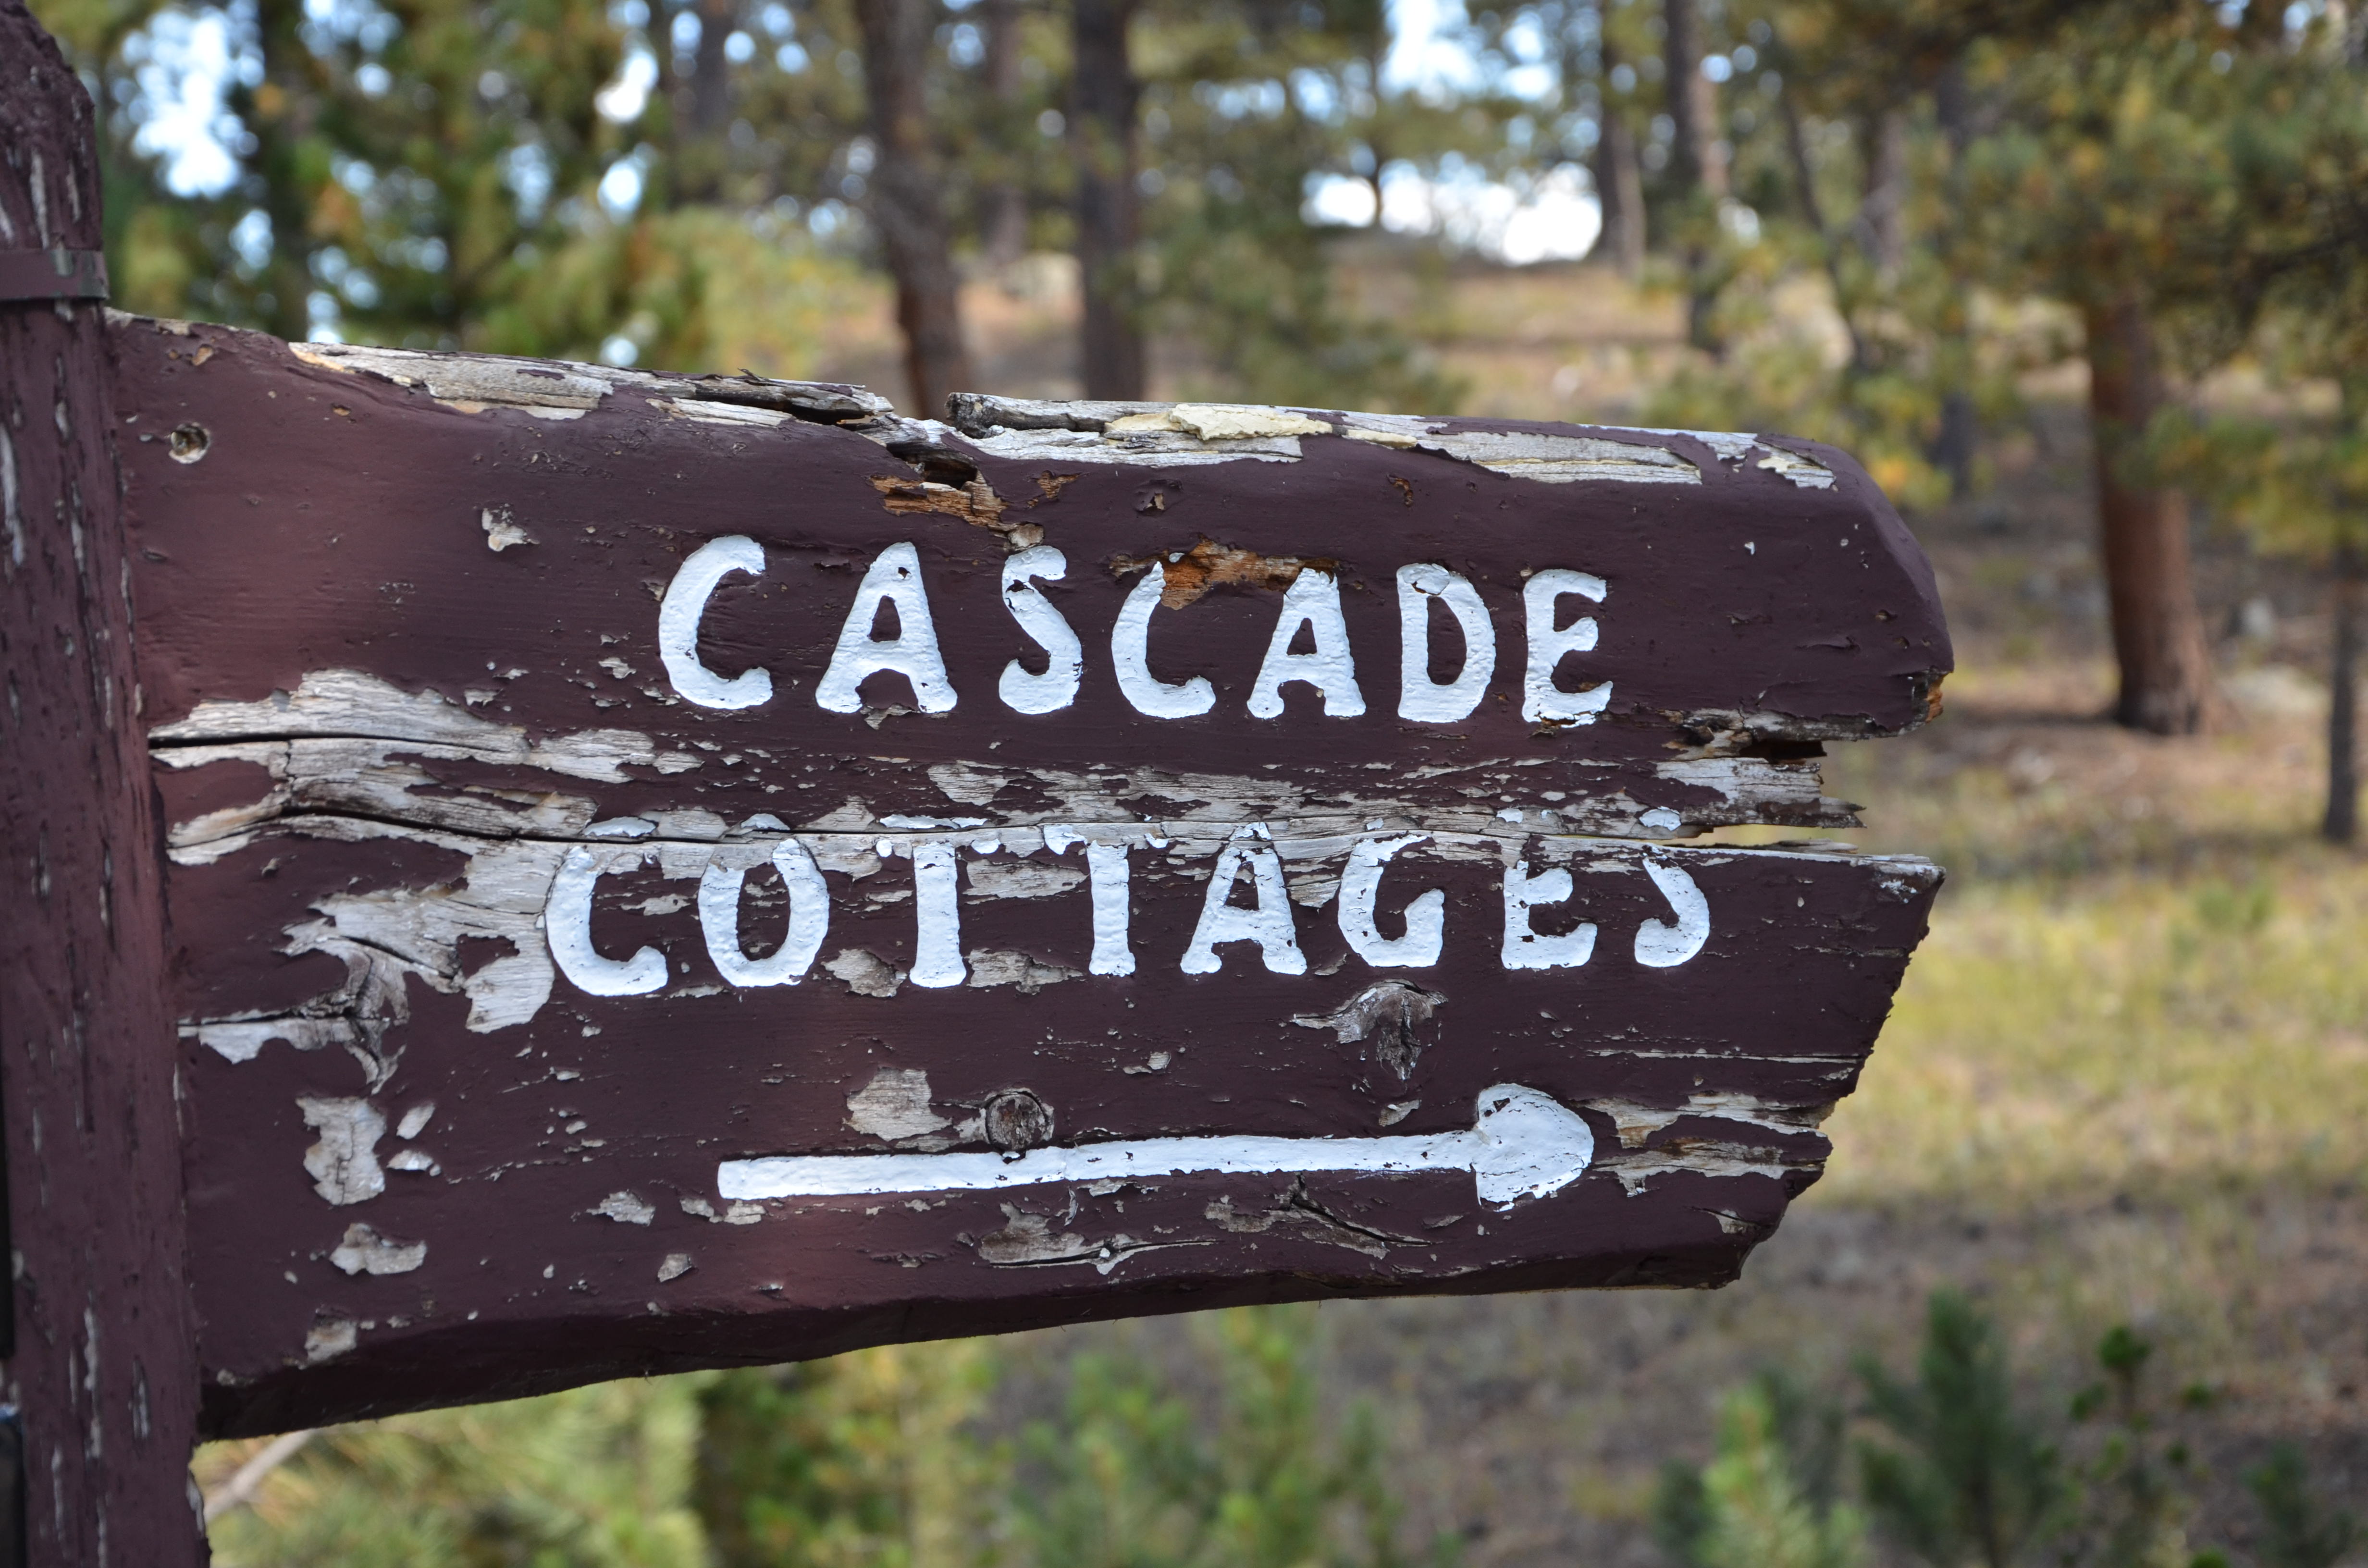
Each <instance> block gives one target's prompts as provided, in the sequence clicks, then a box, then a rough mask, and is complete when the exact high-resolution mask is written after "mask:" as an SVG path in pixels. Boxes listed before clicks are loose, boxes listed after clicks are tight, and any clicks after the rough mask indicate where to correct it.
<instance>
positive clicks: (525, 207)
mask: <svg viewBox="0 0 2368 1568" xmlns="http://www.w3.org/2000/svg"><path fill="white" fill-rule="evenodd" d="M552 178H553V176H552V165H551V153H550V151H549V149H547V148H545V147H544V146H543V145H542V144H541V142H522V143H520V144H519V145H518V146H516V147H513V148H511V149H510V150H509V151H508V152H507V153H503V154H502V181H503V183H504V184H506V185H507V186H508V187H510V195H511V196H513V197H515V198H516V199H517V200H518V220H519V222H523V223H528V224H533V223H539V222H541V221H542V210H543V208H544V207H545V206H546V205H548V204H549V202H550V200H551V186H552Z"/></svg>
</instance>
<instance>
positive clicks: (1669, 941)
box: [1636, 855, 1710, 969]
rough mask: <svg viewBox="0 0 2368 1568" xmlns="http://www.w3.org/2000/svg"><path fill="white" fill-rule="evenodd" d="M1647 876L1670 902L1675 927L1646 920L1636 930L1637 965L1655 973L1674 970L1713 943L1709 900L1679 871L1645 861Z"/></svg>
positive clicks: (1673, 867) (1648, 859)
mask: <svg viewBox="0 0 2368 1568" xmlns="http://www.w3.org/2000/svg"><path fill="white" fill-rule="evenodd" d="M1645 875H1646V876H1649V877H1651V878H1652V879H1653V885H1654V886H1655V887H1656V888H1659V889H1660V890H1661V896H1662V897H1663V898H1666V899H1668V901H1669V912H1670V913H1671V914H1673V915H1676V916H1677V919H1676V921H1675V922H1674V923H1672V922H1670V921H1667V920H1647V921H1645V924H1644V925H1642V926H1638V927H1637V928H1636V961H1637V962H1638V963H1641V964H1646V965H1649V966H1651V967H1652V968H1654V969H1675V968H1676V967H1677V966H1678V965H1679V964H1681V963H1683V962H1685V961H1686V960H1688V959H1690V958H1692V957H1693V956H1694V955H1695V954H1696V953H1698V952H1701V951H1702V946H1703V944H1705V943H1706V942H1708V941H1709V940H1710V900H1708V899H1706V898H1704V897H1702V889H1701V888H1700V887H1698V886H1696V885H1695V883H1694V880H1693V879H1692V878H1691V877H1690V876H1688V875H1686V873H1685V872H1684V871H1683V870H1682V869H1679V868H1678V867H1676V866H1673V865H1670V864H1669V863H1668V862H1667V861H1664V860H1657V859H1655V858H1653V857H1652V856H1650V855H1647V856H1645Z"/></svg>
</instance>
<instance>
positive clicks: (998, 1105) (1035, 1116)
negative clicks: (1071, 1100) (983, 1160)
mask: <svg viewBox="0 0 2368 1568" xmlns="http://www.w3.org/2000/svg"><path fill="white" fill-rule="evenodd" d="M981 1114H982V1119H984V1120H985V1123H986V1141H987V1142H990V1143H992V1144H994V1145H995V1146H996V1148H998V1149H1000V1150H1002V1151H1003V1152H1004V1153H1007V1154H1018V1153H1024V1152H1025V1151H1027V1150H1030V1149H1035V1148H1041V1147H1042V1146H1043V1145H1044V1144H1045V1143H1047V1142H1051V1141H1052V1137H1053V1108H1052V1107H1051V1106H1048V1105H1046V1104H1045V1103H1044V1102H1043V1101H1042V1099H1040V1098H1038V1097H1037V1095H1036V1092H1035V1091H1034V1090H1033V1089H1001V1090H998V1091H996V1093H995V1094H994V1095H992V1096H989V1097H988V1099H987V1102H986V1105H985V1108H984V1109H983V1111H982V1113H981Z"/></svg>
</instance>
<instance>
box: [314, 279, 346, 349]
mask: <svg viewBox="0 0 2368 1568" xmlns="http://www.w3.org/2000/svg"><path fill="white" fill-rule="evenodd" d="M304 320H305V323H306V325H305V329H304V335H305V337H307V338H308V339H310V340H311V341H313V342H314V343H343V342H344V341H345V338H344V337H343V336H342V335H340V334H339V333H338V331H337V326H338V323H339V321H340V320H341V317H340V316H339V314H338V311H337V297H336V295H335V294H332V293H330V292H329V291H328V290H325V289H315V290H313V291H312V292H311V293H309V294H307V295H305V296H304Z"/></svg>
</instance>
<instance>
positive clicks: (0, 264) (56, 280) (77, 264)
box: [0, 245, 107, 304]
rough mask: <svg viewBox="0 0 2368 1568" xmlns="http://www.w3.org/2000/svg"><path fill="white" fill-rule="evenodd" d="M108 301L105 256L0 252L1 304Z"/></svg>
mask: <svg viewBox="0 0 2368 1568" xmlns="http://www.w3.org/2000/svg"><path fill="white" fill-rule="evenodd" d="M106 298H107V256H105V254H104V253H102V252H99V251H95V250H70V249H68V248H67V247H66V246H64V245H53V246H51V248H50V249H48V250H0V303H6V304H16V303H21V302H24V301H50V300H104V299H106Z"/></svg>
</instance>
